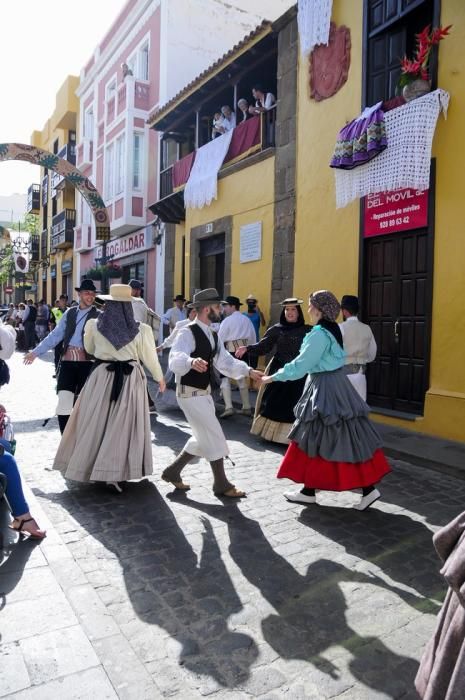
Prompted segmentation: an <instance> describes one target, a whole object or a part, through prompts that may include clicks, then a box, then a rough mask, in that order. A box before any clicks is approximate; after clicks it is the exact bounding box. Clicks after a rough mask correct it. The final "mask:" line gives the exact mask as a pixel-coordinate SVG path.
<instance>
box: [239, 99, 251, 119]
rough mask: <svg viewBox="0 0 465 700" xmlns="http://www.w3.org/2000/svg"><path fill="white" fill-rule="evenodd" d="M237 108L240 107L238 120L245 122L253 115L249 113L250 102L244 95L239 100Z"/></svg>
mask: <svg viewBox="0 0 465 700" xmlns="http://www.w3.org/2000/svg"><path fill="white" fill-rule="evenodd" d="M237 108H238V121H239V123H240V122H245V121H247V119H250V117H251V116H252V115H251V114H250V113H249V103H248V102H247V100H246V99H245V98H244V97H241V99H240V100H239V102H238V103H237Z"/></svg>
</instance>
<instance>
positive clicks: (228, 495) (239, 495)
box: [220, 486, 247, 498]
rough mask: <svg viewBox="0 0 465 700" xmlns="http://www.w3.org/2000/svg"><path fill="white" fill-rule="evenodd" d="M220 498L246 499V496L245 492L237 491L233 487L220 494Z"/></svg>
mask: <svg viewBox="0 0 465 700" xmlns="http://www.w3.org/2000/svg"><path fill="white" fill-rule="evenodd" d="M220 495H221V496H226V498H246V497H247V494H246V492H245V491H239V489H236V488H235V487H234V486H233V487H232V489H228V490H227V491H225V492H224V493H222V494H220Z"/></svg>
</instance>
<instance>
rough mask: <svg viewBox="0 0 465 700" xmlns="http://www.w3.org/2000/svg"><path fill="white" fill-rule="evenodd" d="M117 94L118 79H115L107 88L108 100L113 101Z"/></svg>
mask: <svg viewBox="0 0 465 700" xmlns="http://www.w3.org/2000/svg"><path fill="white" fill-rule="evenodd" d="M115 93H116V78H114V79H113V80H112V81H111V82H110V83H108V85H107V88H106V99H107V100H111V98H112V97H114V96H115Z"/></svg>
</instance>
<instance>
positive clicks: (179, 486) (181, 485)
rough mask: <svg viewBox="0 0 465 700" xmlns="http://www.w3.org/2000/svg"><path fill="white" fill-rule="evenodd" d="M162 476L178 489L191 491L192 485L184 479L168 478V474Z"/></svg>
mask: <svg viewBox="0 0 465 700" xmlns="http://www.w3.org/2000/svg"><path fill="white" fill-rule="evenodd" d="M161 478H162V479H163V481H166V482H167V483H168V484H172V485H173V486H174V488H175V489H178V491H190V488H191V487H190V486H189V484H185V483H184V481H172V480H171V479H168V477H167V476H163V474H162V475H161Z"/></svg>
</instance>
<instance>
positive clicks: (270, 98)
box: [249, 85, 276, 114]
mask: <svg viewBox="0 0 465 700" xmlns="http://www.w3.org/2000/svg"><path fill="white" fill-rule="evenodd" d="M252 95H253V97H254V100H255V106H253V105H251V106H250V107H249V112H250V114H260V112H268V110H270V109H272V107H273V106H274V105H275V104H276V97H275V96H274V95H273V93H272V92H265V90H264V89H263V87H262V86H261V85H255V87H253V88H252Z"/></svg>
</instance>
